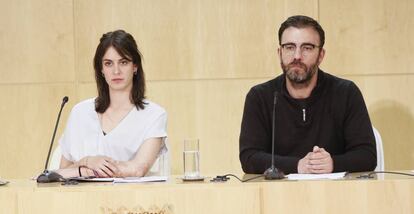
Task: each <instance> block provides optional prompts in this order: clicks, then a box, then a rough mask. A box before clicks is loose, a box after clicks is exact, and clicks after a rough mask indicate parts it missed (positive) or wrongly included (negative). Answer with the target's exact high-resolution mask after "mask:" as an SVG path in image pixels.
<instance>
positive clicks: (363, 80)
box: [350, 75, 414, 170]
mask: <svg viewBox="0 0 414 214" xmlns="http://www.w3.org/2000/svg"><path fill="white" fill-rule="evenodd" d="M350 78H351V79H352V80H354V81H355V83H356V84H358V86H359V87H360V89H361V91H362V92H363V94H364V98H365V102H366V104H367V107H368V110H369V113H370V116H371V121H372V123H373V125H374V126H375V127H376V128H377V129H378V131H379V132H380V134H381V136H382V140H383V147H384V156H385V168H386V169H388V170H397V169H414V144H413V142H414V135H413V134H412V133H413V130H414V108H413V103H414V96H413V91H414V87H413V84H412V83H413V81H414V75H395V76H388V75H376V76H358V77H350Z"/></svg>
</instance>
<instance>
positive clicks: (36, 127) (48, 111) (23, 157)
mask: <svg viewBox="0 0 414 214" xmlns="http://www.w3.org/2000/svg"><path fill="white" fill-rule="evenodd" d="M74 91H75V90H74V87H73V86H72V85H70V84H66V85H65V84H50V85H48V84H45V85H0V97H1V98H2V100H3V104H2V105H1V106H0V118H2V123H0V130H1V131H0V132H1V137H2V140H1V142H0V143H1V149H0V163H1V164H0V175H1V177H7V178H29V177H32V176H34V175H36V173H40V172H42V171H43V168H44V164H45V161H46V156H47V152H48V150H49V145H50V140H51V137H52V133H53V129H54V126H55V122H56V118H57V114H58V112H59V108H60V104H61V102H62V98H63V96H64V95H67V96H69V97H70V99H71V98H72V97H75V93H74ZM72 106H73V102H72V101H71V100H69V103H68V105H67V106H66V107H65V109H64V110H63V112H62V118H61V124H60V127H59V130H58V133H57V135H56V139H55V141H57V139H58V138H59V136H60V135H61V133H62V131H63V128H64V124H65V121H66V118H67V116H68V113H69V111H70V109H71V108H72Z"/></svg>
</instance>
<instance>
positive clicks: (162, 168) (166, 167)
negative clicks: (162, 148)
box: [48, 145, 170, 176]
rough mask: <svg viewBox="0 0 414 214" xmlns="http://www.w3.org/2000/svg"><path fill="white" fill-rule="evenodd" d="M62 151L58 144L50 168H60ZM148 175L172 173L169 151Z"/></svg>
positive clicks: (162, 155) (157, 161)
mask: <svg viewBox="0 0 414 214" xmlns="http://www.w3.org/2000/svg"><path fill="white" fill-rule="evenodd" d="M61 157H62V152H61V151H60V145H57V146H56V148H55V149H54V150H53V153H52V157H51V159H50V161H49V166H48V169H49V170H56V169H59V165H60V159H61ZM147 175H158V176H169V175H170V156H169V152H163V153H162V154H160V155H159V156H158V158H157V159H156V160H155V163H154V164H153V165H152V167H151V169H150V170H149V171H148V172H147Z"/></svg>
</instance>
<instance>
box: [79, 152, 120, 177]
mask: <svg viewBox="0 0 414 214" xmlns="http://www.w3.org/2000/svg"><path fill="white" fill-rule="evenodd" d="M115 162H116V161H115V160H113V159H112V158H109V157H106V156H88V157H85V162H84V166H85V167H87V168H89V169H91V170H93V171H94V174H95V176H97V177H101V178H108V177H115V176H116V175H117V174H119V170H118V168H117V167H116V165H115Z"/></svg>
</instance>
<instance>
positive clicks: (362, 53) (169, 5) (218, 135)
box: [0, 0, 414, 177]
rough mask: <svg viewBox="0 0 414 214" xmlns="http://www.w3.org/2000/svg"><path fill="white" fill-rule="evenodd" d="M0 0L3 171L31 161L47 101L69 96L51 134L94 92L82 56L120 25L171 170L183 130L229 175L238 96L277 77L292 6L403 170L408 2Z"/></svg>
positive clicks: (407, 162) (407, 126)
mask: <svg viewBox="0 0 414 214" xmlns="http://www.w3.org/2000/svg"><path fill="white" fill-rule="evenodd" d="M1 2H2V5H3V7H2V8H1V9H0V12H1V13H0V14H1V15H0V17H1V19H0V26H2V28H1V29H0V53H1V54H0V55H1V56H0V62H1V63H2V65H3V68H2V69H1V71H0V88H1V89H3V90H2V92H0V96H1V97H2V100H4V103H3V105H2V106H1V107H0V118H2V119H3V121H4V122H3V123H2V124H0V135H1V136H4V140H2V141H1V142H0V145H1V146H2V148H4V149H2V150H1V151H0V161H1V162H2V163H7V164H2V165H0V176H2V177H28V176H32V175H33V174H34V173H36V172H39V171H40V170H41V169H42V167H43V162H44V158H45V155H46V152H47V147H48V144H49V142H50V137H51V136H50V135H51V132H52V129H53V125H54V122H55V120H56V118H55V117H56V113H57V112H56V111H57V107H58V103H59V102H60V100H61V98H62V96H63V95H69V96H70V102H69V105H68V106H67V107H66V108H67V109H65V112H64V114H63V117H62V123H61V128H60V130H59V132H58V135H57V137H58V136H60V134H61V131H62V129H63V127H64V124H65V123H66V117H67V116H68V113H69V109H70V108H71V107H72V106H73V105H74V104H75V103H77V102H79V101H80V100H83V99H85V98H89V97H92V96H95V94H96V89H95V83H94V77H93V66H92V58H93V54H94V52H95V48H96V45H97V44H98V39H99V38H100V36H101V35H102V34H103V33H105V32H107V31H112V30H114V29H119V28H123V29H125V30H127V31H128V32H131V33H132V34H133V35H134V36H135V38H136V39H137V42H138V45H139V47H140V49H141V51H142V53H143V55H144V69H145V73H146V77H147V79H148V80H149V81H148V83H147V84H148V97H149V99H151V100H153V101H155V102H157V103H159V104H161V105H162V106H164V107H165V108H166V110H167V111H168V114H169V127H168V132H169V136H170V144H171V145H172V148H171V149H172V158H173V170H172V172H173V173H181V172H182V155H181V151H182V141H183V139H184V138H188V137H198V138H200V142H201V170H202V173H204V174H208V173H213V174H218V173H224V172H240V171H241V169H240V163H239V160H238V136H239V131H240V120H241V117H242V115H241V113H242V110H243V102H244V98H245V95H246V93H247V90H248V89H249V88H250V87H251V86H253V85H255V84H257V83H260V82H264V81H266V80H268V79H271V78H273V77H275V76H276V75H278V74H279V73H280V66H279V60H278V59H277V54H276V49H277V42H278V41H277V30H278V27H279V26H280V23H281V22H282V21H283V20H284V19H285V18H287V17H288V16H291V15H294V14H306V15H309V16H311V17H314V18H316V19H319V20H320V22H321V24H322V26H323V27H324V29H325V31H326V35H327V37H326V49H327V54H326V58H325V61H324V62H323V63H322V66H321V67H322V68H323V69H324V70H326V71H327V72H330V73H333V74H336V75H341V76H345V77H346V78H350V79H353V80H355V82H356V83H357V84H358V85H360V88H361V90H362V92H363V94H364V96H365V99H366V102H367V105H368V108H369V112H370V114H371V117H372V121H373V122H374V125H375V126H376V127H377V128H378V130H379V131H380V132H381V134H382V136H383V140H384V149H385V159H386V163H385V165H386V168H387V169H412V168H414V166H413V164H412V163H414V162H413V160H414V153H413V152H412V151H414V148H413V147H412V146H411V144H412V142H413V140H414V139H413V138H412V135H411V134H410V131H411V130H413V128H414V124H413V115H414V107H413V101H414V100H413V95H412V92H413V91H414V86H413V84H411V82H412V80H413V70H414V69H413V66H412V63H410V61H411V58H412V53H411V50H412V49H413V47H414V40H412V39H411V38H412V37H413V36H414V35H413V33H414V31H413V30H412V29H414V28H413V26H414V22H413V19H411V18H410V17H411V16H410V15H411V14H410V13H411V11H412V9H414V3H412V1H409V0H401V1H399V2H398V3H394V2H389V1H386V0H379V1H374V0H368V1H363V2H359V1H358V2H357V1H355V0H351V1H347V2H343V1H338V0H333V1H326V0H320V1H318V0H312V1H306V0H277V1H266V0H255V1H247V0H246V1H239V0H225V1H223V0H212V1H202V0H195V1H193V0H177V1H172V0H170V1H163V0H154V1H142V0H138V1H137V0H120V1H112V0H102V1H101V0H37V1H24V0H16V1H5V0H1ZM75 71H76V72H75ZM45 83H46V84H45ZM27 106H30V107H27ZM21 121H23V122H21ZM22 124H23V125H22ZM29 152H30V153H32V155H31V156H28V155H26V154H28V153H29ZM28 157H30V158H31V159H30V160H29V161H28V160H27V158H28ZM32 157H33V158H32ZM10 163H12V164H10Z"/></svg>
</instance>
